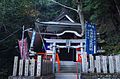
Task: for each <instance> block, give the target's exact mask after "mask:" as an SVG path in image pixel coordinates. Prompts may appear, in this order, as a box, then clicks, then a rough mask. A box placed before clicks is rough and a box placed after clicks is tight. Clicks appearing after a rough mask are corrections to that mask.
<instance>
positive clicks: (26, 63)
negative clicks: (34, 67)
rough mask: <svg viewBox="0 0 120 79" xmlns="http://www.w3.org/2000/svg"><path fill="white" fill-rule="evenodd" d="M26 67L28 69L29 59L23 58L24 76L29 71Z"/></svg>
mask: <svg viewBox="0 0 120 79" xmlns="http://www.w3.org/2000/svg"><path fill="white" fill-rule="evenodd" d="M28 69H29V60H28V59H26V60H25V71H24V75H25V76H28V71H29V70H28Z"/></svg>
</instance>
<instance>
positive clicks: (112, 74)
mask: <svg viewBox="0 0 120 79" xmlns="http://www.w3.org/2000/svg"><path fill="white" fill-rule="evenodd" d="M81 56H82V76H83V77H85V78H86V79H92V78H95V79H96V77H101V78H102V77H104V78H105V77H106V78H108V79H109V78H120V55H114V56H93V55H88V56H87V54H82V55H81ZM86 75H87V76H86ZM87 77H88V78H87ZM90 77H91V78H90Z"/></svg>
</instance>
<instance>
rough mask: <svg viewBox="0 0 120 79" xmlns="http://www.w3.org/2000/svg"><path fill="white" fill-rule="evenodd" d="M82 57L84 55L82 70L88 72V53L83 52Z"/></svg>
mask: <svg viewBox="0 0 120 79" xmlns="http://www.w3.org/2000/svg"><path fill="white" fill-rule="evenodd" d="M81 57H82V71H83V72H88V62H87V54H86V53H83V54H82V55H81Z"/></svg>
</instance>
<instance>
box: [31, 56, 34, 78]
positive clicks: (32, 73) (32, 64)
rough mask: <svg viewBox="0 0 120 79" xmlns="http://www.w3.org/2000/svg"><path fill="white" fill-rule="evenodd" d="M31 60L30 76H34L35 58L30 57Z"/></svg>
mask: <svg viewBox="0 0 120 79" xmlns="http://www.w3.org/2000/svg"><path fill="white" fill-rule="evenodd" d="M30 62H31V65H30V76H34V73H35V59H34V58H32V59H31V60H30Z"/></svg>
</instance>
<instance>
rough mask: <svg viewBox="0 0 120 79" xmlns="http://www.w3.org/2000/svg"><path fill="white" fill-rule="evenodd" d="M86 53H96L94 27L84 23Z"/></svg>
mask: <svg viewBox="0 0 120 79" xmlns="http://www.w3.org/2000/svg"><path fill="white" fill-rule="evenodd" d="M86 52H87V54H95V53H96V26H95V25H93V24H90V23H86Z"/></svg>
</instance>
